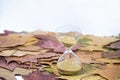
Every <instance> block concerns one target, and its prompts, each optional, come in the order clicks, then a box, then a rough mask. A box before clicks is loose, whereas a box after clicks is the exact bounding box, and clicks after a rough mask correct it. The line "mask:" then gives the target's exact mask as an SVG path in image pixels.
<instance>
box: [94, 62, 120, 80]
mask: <svg viewBox="0 0 120 80" xmlns="http://www.w3.org/2000/svg"><path fill="white" fill-rule="evenodd" d="M92 73H93V74H99V75H100V76H102V77H104V78H106V79H108V80H116V79H117V78H118V77H120V65H113V64H108V65H106V66H105V67H103V68H101V69H96V70H95V71H93V72H92Z"/></svg>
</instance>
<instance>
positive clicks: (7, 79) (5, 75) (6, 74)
mask: <svg viewBox="0 0 120 80" xmlns="http://www.w3.org/2000/svg"><path fill="white" fill-rule="evenodd" d="M0 80H16V79H15V76H14V74H13V73H12V72H11V71H9V70H7V69H4V68H0Z"/></svg>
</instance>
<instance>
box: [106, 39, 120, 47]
mask: <svg viewBox="0 0 120 80" xmlns="http://www.w3.org/2000/svg"><path fill="white" fill-rule="evenodd" d="M106 47H107V48H110V49H120V40H118V41H115V42H111V43H109V44H108V45H107V46H106Z"/></svg>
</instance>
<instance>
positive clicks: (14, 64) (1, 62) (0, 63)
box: [0, 57, 19, 71]
mask: <svg viewBox="0 0 120 80" xmlns="http://www.w3.org/2000/svg"><path fill="white" fill-rule="evenodd" d="M17 66H19V64H18V63H17V62H11V63H9V64H8V63H7V62H6V61H5V59H4V57H0V67H2V68H5V69H8V70H11V71H13V70H14V69H15V67H17Z"/></svg>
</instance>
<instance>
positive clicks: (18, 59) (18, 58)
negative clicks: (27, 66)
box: [5, 52, 57, 63]
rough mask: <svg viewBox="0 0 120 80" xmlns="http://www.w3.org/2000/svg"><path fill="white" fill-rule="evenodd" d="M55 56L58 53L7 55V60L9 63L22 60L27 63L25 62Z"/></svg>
mask: <svg viewBox="0 0 120 80" xmlns="http://www.w3.org/2000/svg"><path fill="white" fill-rule="evenodd" d="M55 56H57V54H56V53H52V52H49V53H44V54H40V55H26V56H21V57H15V56H11V57H5V60H6V61H7V63H10V62H12V61H16V62H21V63H25V62H35V63H36V62H37V61H38V59H49V58H52V57H55Z"/></svg>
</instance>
